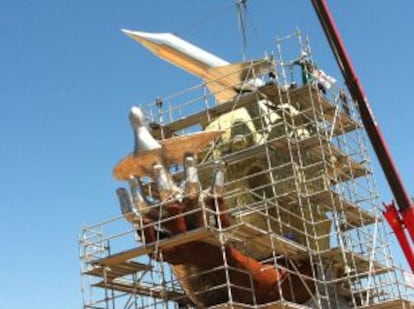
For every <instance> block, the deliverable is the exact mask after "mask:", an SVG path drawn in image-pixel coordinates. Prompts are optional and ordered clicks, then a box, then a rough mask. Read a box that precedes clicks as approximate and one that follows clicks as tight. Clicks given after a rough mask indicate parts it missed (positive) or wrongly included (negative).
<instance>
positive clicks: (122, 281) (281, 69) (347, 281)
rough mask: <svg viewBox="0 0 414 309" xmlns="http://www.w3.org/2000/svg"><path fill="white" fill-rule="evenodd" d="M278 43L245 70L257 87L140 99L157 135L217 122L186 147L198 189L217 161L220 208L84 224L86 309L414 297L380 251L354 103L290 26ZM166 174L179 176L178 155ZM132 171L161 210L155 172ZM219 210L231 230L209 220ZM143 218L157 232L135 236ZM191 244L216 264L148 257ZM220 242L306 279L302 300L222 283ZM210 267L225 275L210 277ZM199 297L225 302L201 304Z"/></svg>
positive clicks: (385, 305)
mask: <svg viewBox="0 0 414 309" xmlns="http://www.w3.org/2000/svg"><path fill="white" fill-rule="evenodd" d="M276 47H277V49H276V50H277V52H276V55H275V57H274V58H272V59H264V60H262V61H254V62H251V64H250V65H249V66H247V67H244V68H243V70H249V72H250V74H248V75H249V76H253V77H254V78H260V79H261V80H263V81H264V83H263V86H260V87H257V88H255V89H250V88H249V89H246V88H244V87H243V86H244V84H239V85H233V89H239V90H240V93H239V95H237V96H236V97H235V98H234V99H232V100H230V101H228V102H224V103H221V104H217V102H216V100H215V95H216V93H209V92H207V91H206V90H205V89H206V85H205V84H202V85H198V86H196V87H193V88H191V89H189V90H186V91H183V92H180V93H178V94H175V95H172V96H169V97H165V98H162V99H157V101H156V104H154V103H151V104H146V105H142V108H143V110H144V111H145V114H146V115H147V116H148V124H149V127H150V128H151V129H152V135H153V136H154V137H156V138H157V139H159V140H168V139H169V138H171V137H174V136H181V135H184V134H191V133H194V132H198V131H214V130H222V131H224V133H223V135H222V137H221V138H220V140H218V141H215V142H214V143H211V144H209V145H208V147H206V149H204V150H203V151H202V152H200V153H199V154H198V155H197V168H198V172H199V175H200V180H201V185H202V188H203V189H207V188H208V186H209V184H210V178H211V174H212V170H213V168H214V162H215V161H216V160H218V159H219V160H221V161H223V162H225V176H226V183H225V191H224V192H225V193H224V201H225V204H226V206H227V208H226V209H225V210H223V209H219V208H218V207H217V208H211V207H207V206H206V205H203V204H201V205H200V207H199V208H198V209H197V210H194V209H191V210H188V211H187V212H185V213H183V214H182V215H183V216H185V217H186V218H189V217H190V216H191V215H193V214H194V212H195V211H198V212H201V213H202V217H203V223H202V224H201V225H199V226H197V227H196V228H194V229H191V230H189V231H187V232H186V233H180V234H177V235H167V236H165V235H161V234H162V233H161V232H162V227H163V226H165V225H166V223H167V222H168V220H171V218H165V217H163V218H160V219H159V220H157V221H153V222H150V223H148V222H144V221H142V220H141V221H140V222H136V223H135V224H134V225H131V224H129V223H128V222H126V220H125V219H124V217H123V216H120V217H117V218H113V219H111V220H108V221H106V222H103V223H100V224H97V225H94V226H88V227H84V228H83V229H82V231H81V235H80V238H79V242H80V260H81V272H82V291H83V295H84V298H83V303H84V308H85V309H86V308H90V309H101V308H102V309H115V308H117V309H119V308H203V307H211V308H269V309H270V308H275V309H276V308H381V309H391V308H412V307H413V305H412V303H411V302H410V300H411V299H412V296H413V294H412V288H413V286H412V283H411V285H410V283H409V282H408V281H407V280H404V273H403V271H402V270H400V269H398V268H397V267H396V266H395V264H394V261H393V257H392V255H391V252H390V248H389V240H388V236H387V230H386V228H385V226H384V223H383V220H382V214H381V209H380V206H381V204H380V201H379V196H378V193H377V189H376V186H375V181H374V179H373V175H372V168H371V160H370V158H369V153H368V148H367V143H366V136H365V132H364V130H363V128H362V125H361V120H360V116H359V112H358V110H357V107H356V105H355V104H354V103H353V102H352V100H351V98H350V97H349V96H348V95H347V93H346V91H345V90H344V89H341V88H340V87H337V86H335V85H327V84H323V83H321V82H320V80H319V81H318V79H317V78H315V71H316V70H318V71H317V72H318V74H321V72H322V71H320V70H319V69H317V67H316V65H315V62H314V60H313V59H312V51H311V49H310V45H309V42H308V40H307V38H306V37H304V36H303V35H302V34H301V33H300V32H299V31H297V32H295V33H294V34H292V35H289V36H286V37H282V38H278V39H277V41H276ZM286 59H289V60H286ZM238 73H239V72H229V75H230V77H231V75H232V74H233V75H238ZM226 77H228V76H226ZM222 90H223V89H221V90H219V91H222ZM200 92H201V95H200ZM169 171H170V173H171V174H172V177H173V179H174V180H175V181H176V182H177V184H182V183H183V181H184V180H185V179H184V175H183V168H182V166H180V165H172V166H170V170H169ZM142 181H143V183H144V191H145V193H146V195H147V197H148V198H150V199H151V200H152V201H154V205H153V206H151V207H161V206H160V204H157V201H159V196H158V189H157V186H156V183H154V181H153V180H152V179H151V178H149V177H144V178H143V179H142ZM223 212H225V213H226V215H227V216H228V217H229V218H230V221H231V225H230V226H229V227H224V226H223V225H222V224H221V222H220V218H221V215H222V214H223ZM149 225H152V226H154V227H156V228H157V231H159V233H158V239H157V241H156V242H151V243H147V242H146V241H145V239H144V237H142V235H140V233H137V231H140V230H143V229H144V228H146V227H148V226H149ZM192 242H203V243H207V244H209V245H211V246H215V247H216V248H219V249H221V252H222V254H223V265H221V266H220V267H216V268H214V269H209V270H203V271H200V270H194V269H191V267H187V268H186V266H185V265H181V266H176V265H170V264H168V263H166V262H164V261H163V260H162V259H161V260H160V259H155V258H153V257H154V256H158V254H159V253H160V252H162V251H163V250H165V249H166V248H174V247H177V246H181V245H185V244H189V243H192ZM229 246H231V247H234V248H237V249H238V250H240V251H241V252H243V253H244V254H245V255H247V256H249V257H251V258H254V259H255V260H257V261H260V262H261V263H263V264H266V265H269V267H274V268H276V269H284V270H285V271H286V272H287V279H286V280H291V282H294V280H293V279H292V278H293V277H297V278H301V280H304V281H312V283H313V285H314V287H315V288H314V291H312V293H310V294H312V295H311V297H310V299H309V301H307V302H306V303H299V302H298V301H296V300H295V297H293V299H292V298H291V299H289V300H287V299H285V297H284V295H285V294H284V292H283V291H281V290H279V294H280V297H279V298H278V299H277V300H274V301H272V302H271V303H260V302H258V301H257V297H256V295H255V292H256V291H255V288H254V285H253V284H251V285H250V286H240V285H238V282H236V281H234V280H232V276H231V273H232V272H240V270H238V269H234V268H233V267H232V266H230V265H229V264H228V263H226V261H227V259H226V254H227V251H226V248H228V247H229ZM189 254H191V252H189ZM302 261H307V262H308V263H309V264H310V265H311V266H312V269H311V272H310V274H306V275H305V274H303V273H301V272H300V271H299V268H300V267H299V266H298V265H300V264H301V263H302ZM215 272H222V273H223V274H226V276H225V278H226V279H225V280H224V281H222V282H214V280H210V279H211V277H210V275H211V274H212V273H215ZM245 275H246V276H250V275H251V274H248V273H247V274H245ZM413 281H414V280H413ZM201 283H202V284H201ZM296 288H297V287H296ZM275 289H280V287H275ZM289 289H290V290H292V291H294V290H295V286H293V285H291V286H290V287H289ZM240 291H243V293H244V294H245V295H249V296H246V297H243V299H244V302H241V301H240V298H237V297H235V294H237V293H238V292H240ZM213 294H214V295H213ZM223 295H224V296H223ZM292 295H295V293H292ZM206 299H209V300H210V299H221V300H222V303H219V302H217V301H216V302H214V301H212V302H211V303H210V304H209V305H208V306H207V305H206V303H208V301H206Z"/></svg>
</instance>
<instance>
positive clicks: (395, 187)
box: [311, 0, 414, 272]
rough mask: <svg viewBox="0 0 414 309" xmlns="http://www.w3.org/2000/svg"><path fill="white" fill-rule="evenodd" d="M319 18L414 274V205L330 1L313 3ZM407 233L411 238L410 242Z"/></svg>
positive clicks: (387, 213)
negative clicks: (376, 165)
mask: <svg viewBox="0 0 414 309" xmlns="http://www.w3.org/2000/svg"><path fill="white" fill-rule="evenodd" d="M311 1H312V4H313V7H314V9H315V11H316V14H317V15H318V18H319V21H320V23H321V25H322V28H323V30H324V32H325V35H326V37H327V39H328V41H329V45H330V46H331V49H332V51H333V53H334V55H335V59H336V61H337V63H338V65H339V68H340V70H341V72H342V76H343V77H344V80H345V83H346V85H347V87H348V90H349V93H350V94H351V96H352V99H353V100H354V101H355V102H356V103H357V105H358V107H359V110H360V113H361V118H362V123H363V124H364V127H365V129H366V131H367V133H368V137H369V139H370V141H371V143H372V146H373V148H374V151H375V153H376V155H377V157H378V160H379V162H380V164H381V167H382V169H383V171H384V174H385V177H386V178H387V181H388V184H389V186H390V188H391V191H392V193H393V195H394V199H395V201H396V203H394V202H392V203H390V204H388V205H386V206H385V210H384V212H383V213H384V216H385V219H386V220H387V221H388V223H389V224H390V226H391V228H392V229H393V231H394V233H395V235H396V236H397V239H398V242H399V243H400V246H401V248H402V250H403V252H404V254H405V257H406V258H407V261H408V264H409V265H410V267H411V270H412V271H413V272H414V249H413V244H414V205H413V203H412V201H411V199H410V197H409V195H408V194H407V191H406V190H405V187H404V184H403V182H402V180H401V177H400V175H399V173H398V171H397V168H396V166H395V163H394V160H393V159H392V156H391V153H390V151H389V149H388V146H387V144H386V142H385V139H384V137H383V135H382V133H381V129H380V127H379V125H378V122H377V121H376V120H375V117H374V114H373V113H372V110H371V107H370V104H369V102H368V99H367V96H366V94H365V91H364V88H363V87H362V84H361V82H360V81H359V79H358V75H357V73H356V71H355V69H354V67H353V65H352V61H351V58H350V57H349V55H348V53H347V51H346V48H345V45H344V43H343V41H342V38H341V36H340V34H339V31H338V29H337V27H336V25H335V22H334V19H333V17H332V14H331V12H330V10H329V6H328V3H327V1H326V0H311ZM407 232H408V234H409V235H410V237H411V241H412V243H411V242H410V240H409V238H408V237H407Z"/></svg>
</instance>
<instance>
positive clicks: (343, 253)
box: [321, 247, 390, 279]
mask: <svg viewBox="0 0 414 309" xmlns="http://www.w3.org/2000/svg"><path fill="white" fill-rule="evenodd" d="M321 256H322V259H323V260H324V261H325V263H327V264H331V265H332V267H333V268H334V269H335V270H336V272H337V274H338V278H344V279H346V278H347V277H348V276H349V275H352V276H355V277H359V278H360V277H365V276H368V275H370V274H371V275H378V274H381V273H385V272H388V271H390V268H389V267H386V266H384V265H382V264H380V263H379V262H377V261H370V260H369V259H367V258H365V257H364V256H362V255H360V254H358V253H355V252H352V251H350V250H348V249H342V248H339V247H336V248H332V249H330V250H329V251H326V252H323V253H322V254H321ZM370 264H372V270H371V271H370V266H371V265H370ZM347 268H349V271H348V272H347V271H346V270H347ZM341 274H342V277H340V276H341Z"/></svg>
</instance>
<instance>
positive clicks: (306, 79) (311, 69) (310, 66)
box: [292, 52, 336, 94]
mask: <svg viewBox="0 0 414 309" xmlns="http://www.w3.org/2000/svg"><path fill="white" fill-rule="evenodd" d="M292 65H299V66H300V67H301V70H302V83H303V85H308V84H312V83H315V84H316V86H317V87H318V89H319V90H320V91H321V92H322V93H323V94H326V91H327V90H329V89H330V88H331V87H332V85H333V84H334V83H335V82H336V79H335V78H333V77H332V76H329V75H328V74H326V73H325V72H324V71H322V70H321V69H318V67H317V66H316V64H315V63H314V62H313V61H312V60H311V59H309V57H308V54H307V53H306V52H302V54H301V56H300V58H299V59H297V60H295V61H293V62H292Z"/></svg>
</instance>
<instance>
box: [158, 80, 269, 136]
mask: <svg viewBox="0 0 414 309" xmlns="http://www.w3.org/2000/svg"><path fill="white" fill-rule="evenodd" d="M264 87H275V85H267V86H264ZM259 99H262V96H261V94H260V93H258V92H249V93H246V94H242V95H241V96H239V97H237V98H236V99H234V100H231V101H228V102H225V103H222V104H218V105H216V106H213V107H211V108H209V109H204V110H202V111H199V112H197V113H194V114H191V115H188V116H187V117H184V118H181V119H178V120H176V121H173V122H170V123H168V124H166V125H164V126H163V127H162V128H163V130H165V131H166V132H168V133H169V135H171V134H172V132H177V131H180V130H183V129H186V128H189V127H192V126H194V125H197V124H206V123H207V122H208V119H209V118H216V117H219V116H221V115H224V114H226V113H228V112H230V111H232V110H234V109H236V108H240V107H245V106H248V105H250V104H253V103H257V101H258V100H259ZM154 128H156V129H155V130H153V131H152V134H153V135H154V136H155V137H157V138H159V137H160V136H161V133H160V128H159V127H156V126H154Z"/></svg>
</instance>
